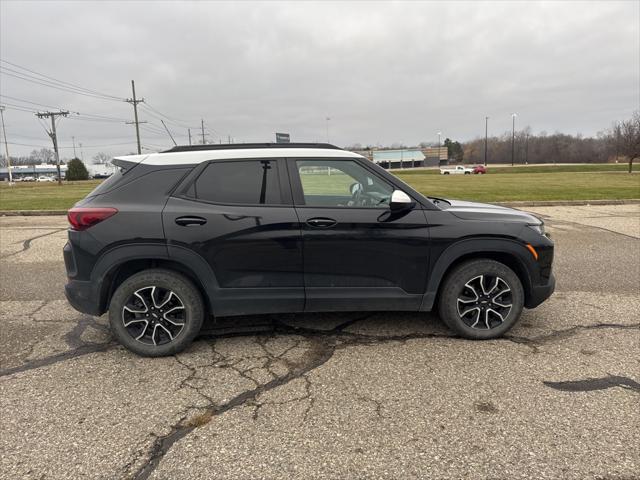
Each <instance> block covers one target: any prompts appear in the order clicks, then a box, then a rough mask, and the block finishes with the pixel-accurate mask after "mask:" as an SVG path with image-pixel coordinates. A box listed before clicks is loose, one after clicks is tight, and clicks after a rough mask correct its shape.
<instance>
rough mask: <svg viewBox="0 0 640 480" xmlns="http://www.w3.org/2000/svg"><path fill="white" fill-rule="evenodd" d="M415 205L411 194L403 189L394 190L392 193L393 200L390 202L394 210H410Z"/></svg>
mask: <svg viewBox="0 0 640 480" xmlns="http://www.w3.org/2000/svg"><path fill="white" fill-rule="evenodd" d="M414 206H415V202H414V201H413V200H412V199H411V197H410V196H409V195H407V194H406V193H404V192H403V191H402V190H394V191H393V193H392V194H391V202H389V208H390V209H391V211H392V212H399V211H401V210H409V209H411V208H413V207H414Z"/></svg>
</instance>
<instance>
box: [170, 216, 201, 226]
mask: <svg viewBox="0 0 640 480" xmlns="http://www.w3.org/2000/svg"><path fill="white" fill-rule="evenodd" d="M176 223H177V224H178V225H180V226H181V227H195V226H198V225H204V224H205V223H207V219H206V218H202V217H178V218H176Z"/></svg>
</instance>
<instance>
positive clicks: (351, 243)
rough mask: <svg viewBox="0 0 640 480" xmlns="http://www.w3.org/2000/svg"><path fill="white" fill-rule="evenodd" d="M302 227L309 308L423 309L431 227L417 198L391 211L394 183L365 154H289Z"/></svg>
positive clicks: (316, 309) (293, 186) (318, 309)
mask: <svg viewBox="0 0 640 480" xmlns="http://www.w3.org/2000/svg"><path fill="white" fill-rule="evenodd" d="M287 165H288V168H289V175H290V177H291V182H292V190H293V197H294V203H295V207H296V212H297V214H298V218H299V220H300V225H301V230H302V244H303V258H304V283H305V292H306V304H305V309H306V310H307V311H334V310H378V309H382V310H418V309H419V307H420V303H421V300H422V294H423V293H424V291H425V287H426V280H427V272H428V260H429V233H428V228H427V222H426V217H425V215H424V212H423V211H422V210H421V207H420V205H419V203H418V204H416V205H415V206H414V208H411V209H407V210H406V211H402V212H391V210H390V208H389V202H390V198H391V194H392V192H393V191H394V189H395V187H394V186H393V185H392V184H391V183H390V182H389V181H387V180H385V179H384V178H382V177H381V176H379V175H378V174H377V173H376V172H375V171H374V169H373V168H372V167H371V166H370V165H369V164H368V161H367V160H365V159H362V160H360V159H354V158H350V159H339V160H334V159H288V164H287Z"/></svg>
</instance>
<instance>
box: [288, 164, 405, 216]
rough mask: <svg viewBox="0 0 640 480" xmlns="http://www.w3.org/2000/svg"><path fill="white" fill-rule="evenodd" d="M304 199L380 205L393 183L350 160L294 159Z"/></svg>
mask: <svg viewBox="0 0 640 480" xmlns="http://www.w3.org/2000/svg"><path fill="white" fill-rule="evenodd" d="M296 165H297V167H298V173H299V174H300V183H301V184H302V192H303V194H304V203H305V205H309V206H317V207H352V208H376V207H378V208H380V207H385V206H388V205H389V200H390V199H391V194H392V193H393V187H392V186H391V185H389V184H388V183H387V182H385V181H384V180H382V179H381V178H379V177H377V176H376V175H374V174H373V173H371V172H370V171H369V170H367V169H366V168H364V167H363V166H362V165H360V164H358V163H357V162H355V161H352V160H298V161H296Z"/></svg>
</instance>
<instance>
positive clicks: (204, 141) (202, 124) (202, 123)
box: [200, 118, 207, 145]
mask: <svg viewBox="0 0 640 480" xmlns="http://www.w3.org/2000/svg"><path fill="white" fill-rule="evenodd" d="M200 127H201V128H202V144H203V145H206V143H207V142H206V140H205V139H204V119H202V118H201V119H200Z"/></svg>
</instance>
